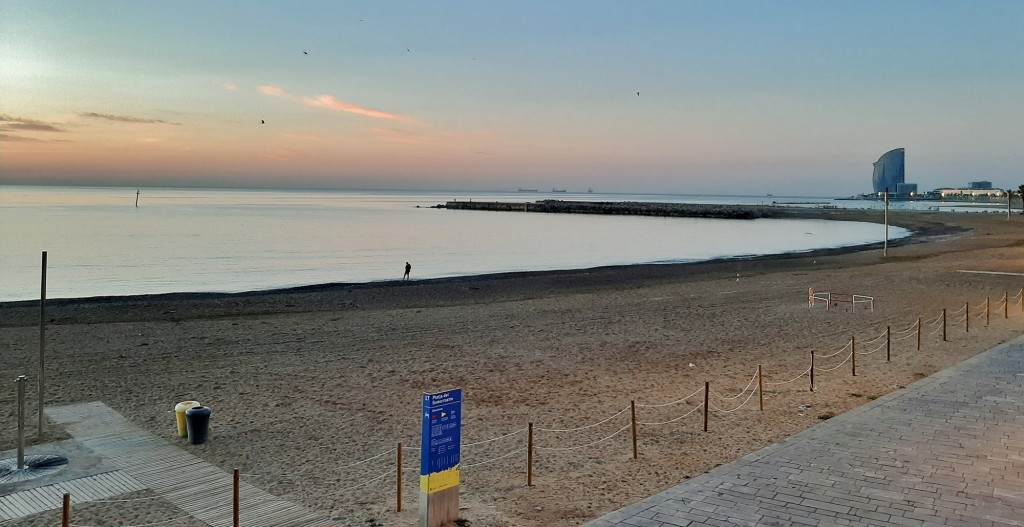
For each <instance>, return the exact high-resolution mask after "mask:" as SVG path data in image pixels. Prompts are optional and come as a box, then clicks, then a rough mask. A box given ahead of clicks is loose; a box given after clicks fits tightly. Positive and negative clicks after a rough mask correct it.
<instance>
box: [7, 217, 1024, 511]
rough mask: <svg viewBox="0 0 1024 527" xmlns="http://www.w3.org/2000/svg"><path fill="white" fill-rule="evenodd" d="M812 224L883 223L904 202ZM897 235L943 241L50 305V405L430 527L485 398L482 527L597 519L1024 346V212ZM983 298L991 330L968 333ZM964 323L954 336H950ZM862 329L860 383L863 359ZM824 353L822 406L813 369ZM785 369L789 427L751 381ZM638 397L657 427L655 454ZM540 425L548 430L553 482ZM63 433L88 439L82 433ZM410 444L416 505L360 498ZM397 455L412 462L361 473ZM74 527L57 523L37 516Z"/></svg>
mask: <svg viewBox="0 0 1024 527" xmlns="http://www.w3.org/2000/svg"><path fill="white" fill-rule="evenodd" d="M496 214H497V213H496ZM792 214H793V215H794V216H796V217H825V218H830V219H842V220H858V221H874V222H878V223H881V222H882V213H881V212H880V211H843V210H821V209H804V210H795V209H794V210H793V212H792ZM890 222H891V223H892V224H893V225H899V226H902V227H907V228H910V229H913V230H915V231H917V232H918V234H917V235H915V236H914V237H912V238H910V239H908V240H903V241H901V242H899V243H896V244H893V245H891V246H890V247H889V248H888V251H887V255H886V256H884V257H883V254H882V248H881V246H880V245H878V246H871V247H862V248H856V249H846V250H828V251H817V252H814V253H808V254H799V255H784V256H777V257H767V258H754V259H743V260H728V261H719V262H709V263H700V264H687V265H642V266H625V267H614V268H598V269H588V270H575V271H556V272H539V273H519V274H509V275H495V276H481V277H467V278H460V279H444V280H430V281H415V280H413V281H409V282H399V281H395V282H389V283H380V284H363V285H344V284H338V285H325V286H317V287H310V288H302V289H298V290H291V291H279V292H263V293H248V294H237V295H212V294H180V295H162V296H153V297H132V298H102V299H84V300H55V301H52V302H50V303H49V304H48V313H47V318H48V319H49V320H50V324H49V326H48V329H47V344H46V346H47V350H48V354H47V386H48V394H47V405H54V406H56V405H64V404H70V403H77V402H87V401H102V402H104V403H105V404H107V405H108V406H110V407H111V408H113V409H115V410H116V411H118V412H120V413H121V414H122V415H124V416H125V417H126V418H128V419H129V420H130V421H131V422H132V423H134V424H136V425H137V426H139V427H142V428H144V429H145V430H147V431H149V432H150V433H152V434H153V435H156V436H159V437H162V438H166V439H167V441H169V442H172V443H175V444H180V445H181V447H182V448H184V449H187V450H188V451H190V452H192V453H194V454H196V455H198V456H199V457H201V458H202V459H204V460H206V461H207V462H210V463H212V464H214V465H216V466H218V467H220V468H221V469H223V470H225V471H227V472H229V473H230V471H231V470H232V469H235V468H238V469H240V470H241V471H242V472H243V473H244V474H247V476H246V478H247V479H246V480H247V481H248V482H249V483H252V484H253V485H256V486H258V487H260V488H263V489H265V490H267V491H268V492H271V493H272V494H275V495H277V496H280V497H283V498H286V499H288V500H291V501H294V502H297V503H301V504H303V505H305V506H307V507H310V508H312V509H316V510H319V511H322V512H323V513H324V514H325V515H329V516H331V517H332V518H335V519H337V520H338V521H339V523H340V524H341V525H352V526H356V525H359V526H367V525H387V526H392V525H394V526H412V525H416V522H417V518H418V516H417V514H418V513H417V505H416V502H417V498H418V480H417V478H416V475H417V472H416V470H415V469H416V468H417V467H418V465H419V463H418V461H419V460H418V451H417V450H413V449H412V448H411V447H418V446H419V435H420V417H419V416H420V413H419V411H420V396H421V394H422V393H423V392H434V391H439V390H443V389H447V388H455V387H459V388H462V389H463V390H464V393H465V402H464V422H463V445H464V447H463V452H462V462H463V473H462V492H461V503H462V507H463V510H462V511H461V516H462V517H463V518H464V519H465V520H467V521H468V522H469V524H470V525H474V526H478V527H480V526H498V527H502V526H524V527H535V526H536V527H539V526H575V525H580V524H582V523H585V522H586V521H588V520H591V519H594V518H596V517H598V516H600V515H602V514H605V513H608V512H611V511H613V510H615V509H617V508H619V507H621V506H624V505H626V504H629V503H632V502H634V501H637V500H640V499H643V498H645V497H647V496H649V495H651V494H654V493H656V492H658V491H660V490H663V489H664V488H666V487H668V486H671V485H673V484H675V483H677V482H679V481H682V480H683V479H685V478H689V477H693V476H695V475H697V474H701V473H703V472H706V471H708V470H710V469H711V468H713V467H715V466H717V465H719V464H722V463H728V462H729V461H731V460H734V459H737V458H739V457H741V456H743V455H746V454H748V453H750V452H753V451H755V450H758V449H760V448H762V447H765V446H768V445H770V444H772V443H774V442H777V441H780V440H782V439H784V438H786V437H788V436H791V435H792V434H794V433H796V432H799V431H801V430H804V429H806V428H808V427H811V426H814V425H816V424H817V423H819V422H821V419H822V418H828V417H829V416H831V415H838V414H841V413H842V412H844V411H846V410H849V409H851V408H854V407H856V406H858V405H860V404H863V403H865V402H867V401H869V400H872V399H873V398H876V397H877V396H880V395H883V394H886V393H889V392H891V391H894V390H899V389H901V388H903V387H905V386H907V385H909V384H911V383H913V382H915V381H916V380H918V379H921V378H923V377H925V376H928V375H930V374H932V373H934V372H936V371H938V370H941V369H943V368H945V367H947V366H949V365H951V364H955V363H957V362H959V361H962V360H964V359H966V358H968V357H971V356H973V355H975V354H977V353H980V352H982V351H984V350H987V349H989V348H991V347H993V346H994V345H996V344H999V343H1001V342H1005V341H1007V340H1009V339H1011V338H1013V337H1016V336H1018V335H1019V334H1020V333H1021V332H1022V330H1024V310H1022V309H1021V306H1020V304H1019V303H1018V302H1019V297H1017V296H1016V295H1018V292H1020V291H1021V288H1022V287H1024V276H1016V275H1013V274H1009V273H1022V272H1024V265H1022V263H1021V262H1024V242H1022V240H1021V236H1020V232H1021V229H1022V227H1024V217H1021V216H1020V215H1014V216H1013V217H1012V218H1010V219H1007V218H1006V216H1005V215H1003V214H980V213H943V212H895V213H891V214H890ZM881 228H882V227H881V225H879V229H881ZM681 235H685V234H681ZM963 271H984V272H981V273H979V272H963ZM999 273H1006V274H999ZM809 288H813V289H814V290H815V291H819V292H828V291H831V292H843V293H852V294H857V295H864V296H869V297H872V298H873V307H874V309H873V310H869V309H867V308H866V307H865V305H864V304H859V305H857V306H856V308H855V309H854V308H853V307H852V306H850V305H849V304H838V305H836V306H835V307H834V308H832V309H828V310H826V309H825V306H823V305H821V303H818V305H816V306H814V307H809V306H808V302H807V297H808V289H809ZM1007 293H1008V297H1009V308H1008V312H1007V314H1008V318H1004V311H1003V306H1002V300H1003V298H1004V294H1007ZM987 300H988V301H989V302H990V304H989V305H990V312H989V314H988V315H989V316H988V317H986V315H985V306H986V301H987ZM968 302H969V303H970V312H969V313H970V317H971V318H970V324H971V327H970V332H966V331H965V323H964V322H962V321H961V322H959V324H954V322H956V321H958V320H960V319H961V317H962V316H963V311H962V308H963V307H964V305H965V303H968ZM944 308H945V309H947V310H948V315H949V316H948V323H949V324H948V327H947V335H948V341H946V342H943V341H942V338H941V332H940V331H939V326H938V325H937V324H938V322H937V320H939V319H941V315H942V310H943V309H944ZM958 310H960V311H959V313H958ZM38 317H39V314H38V305H37V303H28V302H20V303H9V304H2V305H0V350H3V356H2V361H0V369H2V373H3V378H4V379H7V380H13V379H14V378H15V377H16V376H17V375H19V374H21V373H26V374H28V375H29V376H33V377H34V375H35V372H36V370H37V368H38V364H37V354H38V345H39V344H38V336H39V330H38V327H37V325H36V324H37V323H38ZM919 318H920V319H921V320H922V334H923V336H922V346H921V349H920V350H919V351H918V350H917V349H916V324H917V323H918V320H919ZM986 322H988V326H987V327H986ZM887 327H889V328H891V335H892V337H893V340H892V343H891V347H890V350H889V351H890V353H891V362H888V363H886V361H885V353H886V349H885V347H884V346H883V345H884V343H885V340H884V335H885V333H886V328H887ZM851 337H854V338H855V339H856V341H857V353H858V355H857V357H856V360H857V376H856V377H854V376H852V375H851V370H850V366H851V365H850V364H849V363H845V364H843V359H844V358H846V357H848V356H849V349H847V348H846V346H847V345H849V344H850V341H851ZM844 350H845V351H844ZM812 351H813V352H815V354H816V356H817V358H816V372H817V373H816V377H815V385H816V390H815V391H813V392H811V391H810V390H809V379H808V377H807V376H806V375H802V374H803V373H805V372H806V370H807V369H808V366H809V357H810V353H811V352H812ZM832 354H834V356H832V357H828V355H832ZM759 365H760V366H761V367H762V368H763V374H764V375H763V379H764V382H765V386H764V406H765V407H764V411H759V409H758V402H759V397H758V395H757V394H756V393H754V391H753V390H752V389H747V388H746V387H748V386H750V385H751V384H752V383H751V381H752V379H754V375H755V373H756V370H757V368H758V366H759ZM829 368H835V369H833V370H832V371H828V372H826V371H825V370H827V369H829ZM705 382H709V383H710V390H711V392H712V397H711V400H712V405H713V406H714V407H715V410H713V411H712V412H711V413H710V416H709V422H708V432H704V431H703V430H702V427H703V420H702V413H701V410H700V409H699V407H700V405H701V404H702V403H703V393H704V383H705ZM755 384H756V383H755ZM7 386H8V388H9V389H5V390H2V391H0V430H2V435H0V450H10V449H12V448H14V447H15V428H16V416H15V408H14V403H13V401H14V383H13V382H10V383H8V385H7ZM32 393H34V387H31V386H30V395H31V394H32ZM190 399H194V400H198V401H201V402H202V403H204V404H206V405H209V406H210V407H211V408H213V417H212V427H211V432H210V440H209V441H208V442H207V443H206V444H204V445H198V446H193V445H187V444H186V443H185V442H184V441H182V440H179V439H178V438H177V437H176V433H175V426H174V418H173V415H172V414H171V413H169V410H171V409H172V408H173V406H174V404H175V403H177V402H179V401H184V400H190ZM30 400H32V397H30ZM631 401H633V402H635V403H636V405H637V409H636V413H637V420H638V421H639V422H640V423H641V424H640V425H639V427H638V452H639V457H638V459H636V460H634V459H633V458H632V444H631V439H630V429H629V427H628V425H629V423H630V420H629V413H630V412H629V410H628V409H629V407H630V402H631ZM666 403H675V404H666ZM34 411H35V409H34V405H31V406H30V412H34ZM690 411H693V412H694V413H692V414H690V415H688V416H686V417H682V416H683V415H685V414H686V413H687V412H690ZM30 415H32V414H30ZM606 420H607V421H606ZM602 421H604V422H602ZM670 421H671V422H670ZM528 423H534V427H535V462H534V466H533V478H534V479H533V484H534V485H533V486H532V487H527V485H526V482H527V481H526V477H527V476H526V451H525V450H526V432H525V430H526V427H527V424H528ZM644 423H647V424H644ZM653 423H665V424H653ZM590 425H594V426H590ZM580 427H586V428H583V429H581V430H572V429H576V428H580ZM49 430H50V434H51V437H53V438H62V437H67V434H66V433H64V432H63V431H62V430H60V429H59V427H57V426H56V425H51V427H50V429H49ZM560 430H564V431H560ZM506 435H507V437H503V436H506ZM30 436H34V434H30ZM498 438H500V439H498ZM492 439H494V440H493V441H489V440H492ZM485 441H486V442H485ZM398 442H402V443H403V444H404V445H406V446H407V447H410V448H409V449H407V450H406V452H405V463H404V465H405V466H406V467H408V468H410V469H413V470H408V471H406V472H405V474H406V484H405V486H404V489H405V495H406V499H405V500H404V504H405V505H404V509H405V510H403V511H402V512H400V513H396V512H395V488H394V486H395V484H394V480H393V479H392V478H390V477H385V478H383V479H381V480H379V481H376V482H373V483H370V484H366V485H364V486H361V487H358V488H352V487H354V486H356V485H360V484H362V483H364V482H367V481H369V480H371V479H373V478H375V477H379V476H380V475H382V474H386V473H394V472H395V467H394V459H393V457H394V456H393V455H392V454H390V452H391V451H393V450H394V449H395V448H396V444H397V443H398ZM382 452H389V453H388V454H386V455H384V456H383V457H381V458H378V459H375V460H372V461H370V462H366V463H362V464H359V465H356V466H351V467H349V465H351V464H353V463H355V462H357V461H361V460H365V459H368V458H370V457H372V456H375V455H378V454H380V453H382ZM226 506H230V504H226ZM148 507H150V509H151V510H147V509H146V507H144V506H137V505H136V506H132V507H125V508H123V509H117V508H111V507H100V506H89V505H85V506H81V507H78V508H77V509H76V514H81V516H76V518H79V519H77V520H76V522H75V523H79V524H96V522H107V523H114V524H120V525H131V524H133V523H131V522H136V523H144V522H146V521H148V522H153V521H159V518H160V515H159V513H162V512H164V509H166V504H161V503H160V500H153V501H152V502H151V504H150V505H148ZM161 507H163V508H161ZM154 511H157V512H154ZM168 514H172V515H173V513H172V512H171V513H168ZM57 519H59V511H51V512H49V513H43V514H39V515H36V516H33V517H29V518H25V519H22V520H17V521H15V522H13V523H12V525H44V524H50V525H52V524H53V522H54V521H55V520H57ZM197 525H198V523H197Z"/></svg>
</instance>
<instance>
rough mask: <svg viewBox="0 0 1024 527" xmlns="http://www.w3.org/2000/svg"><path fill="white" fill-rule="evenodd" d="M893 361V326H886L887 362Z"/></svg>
mask: <svg viewBox="0 0 1024 527" xmlns="http://www.w3.org/2000/svg"><path fill="white" fill-rule="evenodd" d="M890 361H892V326H885V362H890Z"/></svg>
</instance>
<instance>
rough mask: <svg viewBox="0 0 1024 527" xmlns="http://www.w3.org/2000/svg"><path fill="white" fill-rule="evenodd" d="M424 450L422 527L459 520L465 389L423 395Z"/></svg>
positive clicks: (421, 488) (421, 500) (421, 479)
mask: <svg viewBox="0 0 1024 527" xmlns="http://www.w3.org/2000/svg"><path fill="white" fill-rule="evenodd" d="M421 447H422V449H421V450H420V527H441V526H443V525H450V524H452V523H454V522H455V521H456V520H458V519H459V481H460V469H459V464H460V463H461V461H462V389H456V390H448V391H445V392H439V393H424V394H423V437H422V445H421Z"/></svg>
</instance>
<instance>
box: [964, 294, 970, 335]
mask: <svg viewBox="0 0 1024 527" xmlns="http://www.w3.org/2000/svg"><path fill="white" fill-rule="evenodd" d="M970 332H971V303H970V302H964V333H970Z"/></svg>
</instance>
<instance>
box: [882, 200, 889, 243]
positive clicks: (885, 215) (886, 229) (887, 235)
mask: <svg viewBox="0 0 1024 527" xmlns="http://www.w3.org/2000/svg"><path fill="white" fill-rule="evenodd" d="M883 217H884V221H883V223H885V241H884V242H882V256H883V257H885V256H886V255H887V254H888V253H889V187H885V214H884V216H883Z"/></svg>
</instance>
